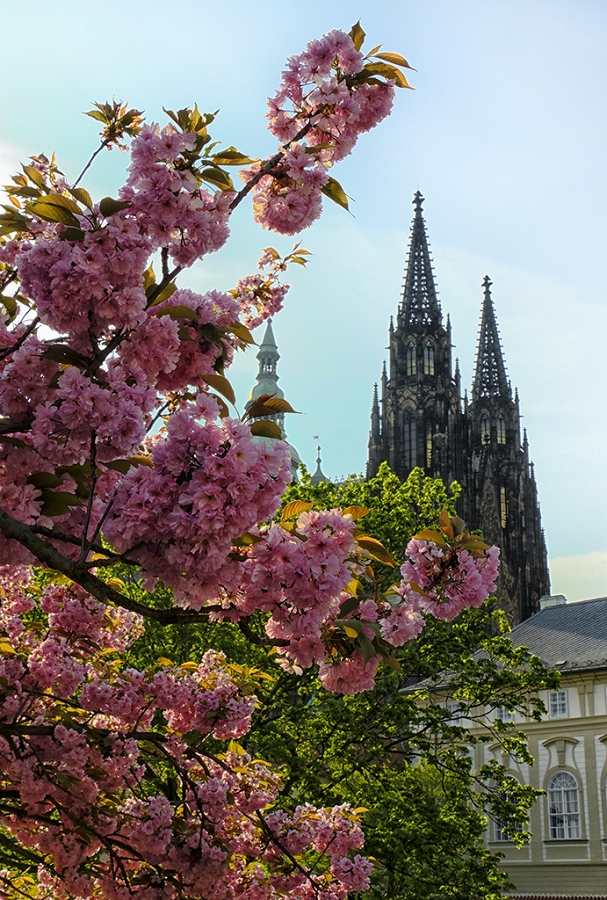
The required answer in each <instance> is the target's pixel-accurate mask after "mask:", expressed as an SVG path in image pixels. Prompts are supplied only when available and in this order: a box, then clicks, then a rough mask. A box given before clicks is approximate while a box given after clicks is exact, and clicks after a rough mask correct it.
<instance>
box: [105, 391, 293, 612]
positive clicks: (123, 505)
mask: <svg viewBox="0 0 607 900" xmlns="http://www.w3.org/2000/svg"><path fill="white" fill-rule="evenodd" d="M218 411H219V407H218V404H217V402H216V401H214V400H213V398H209V397H208V396H207V395H205V394H201V395H200V398H199V402H198V403H197V404H196V405H194V404H190V405H189V407H188V408H186V409H181V410H179V411H178V412H176V413H175V414H174V415H173V416H172V417H171V419H170V421H169V423H168V426H167V435H166V438H163V439H161V440H157V441H155V442H154V443H153V446H152V453H151V463H152V465H151V466H150V467H148V466H140V467H138V468H135V469H131V470H130V471H129V472H128V473H127V475H126V476H125V477H124V478H123V480H122V481H121V483H120V485H119V486H118V488H117V490H116V493H115V501H114V504H113V506H112V509H111V511H110V514H109V516H108V519H107V521H106V524H105V534H106V537H107V538H108V539H109V540H110V541H111V543H112V544H113V546H114V547H115V548H116V549H117V550H118V551H119V552H127V553H128V555H129V557H130V558H133V559H136V560H137V561H138V562H139V563H140V564H141V566H142V569H143V572H144V574H145V577H146V578H147V579H148V584H149V586H150V587H151V586H152V584H153V581H154V580H155V579H157V578H162V579H163V581H164V583H165V584H166V585H167V586H169V587H172V588H173V597H174V601H175V603H176V604H178V605H180V606H188V607H191V608H194V609H199V608H200V607H201V606H202V605H203V604H204V603H205V602H206V601H208V600H211V599H214V598H216V597H217V596H218V594H219V593H220V592H221V591H222V590H223V591H230V590H233V589H235V588H236V586H237V585H238V583H239V579H240V566H239V564H238V562H237V561H236V560H234V559H233V558H232V555H231V550H232V546H233V543H234V541H235V540H236V539H237V538H238V537H240V536H241V535H242V534H244V533H245V532H248V531H249V530H250V529H251V528H253V527H254V526H255V525H256V524H257V522H260V521H263V520H264V519H267V518H269V517H270V516H271V515H273V513H274V512H275V511H276V509H277V507H278V505H279V503H280V495H281V494H282V492H283V491H284V489H285V487H286V485H287V483H288V482H289V481H290V470H289V457H288V449H287V447H286V445H284V444H283V443H281V442H277V443H275V444H274V445H268V444H266V443H263V442H261V443H255V442H254V441H253V439H252V436H251V431H250V429H249V427H248V426H247V425H245V424H243V423H242V422H241V421H240V420H239V419H230V418H225V419H222V420H221V421H220V423H217V422H216V421H213V420H214V419H215V418H216V416H217V414H218ZM201 418H202V419H203V423H201V421H200V419H201Z"/></svg>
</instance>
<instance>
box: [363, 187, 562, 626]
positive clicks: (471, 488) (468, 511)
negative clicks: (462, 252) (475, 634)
mask: <svg viewBox="0 0 607 900" xmlns="http://www.w3.org/2000/svg"><path fill="white" fill-rule="evenodd" d="M423 199H424V198H423V197H422V195H421V194H420V193H419V191H418V192H417V193H416V194H415V197H414V201H413V203H414V209H415V212H414V216H413V224H412V227H411V242H410V246H409V258H408V262H407V270H406V275H405V284H404V290H403V296H402V300H401V302H400V305H399V307H398V312H397V316H396V322H394V320H393V319H391V320H390V332H389V365H388V368H386V363H385V362H384V368H383V373H382V378H381V389H380V391H379V392H378V388H377V385H375V388H374V394H373V405H372V410H371V432H370V435H369V457H368V463H367V477H371V476H373V475H374V474H375V473H376V472H377V470H378V468H379V466H380V464H381V463H382V462H384V461H385V462H387V463H388V464H389V466H390V468H391V469H392V471H393V472H395V473H396V474H397V475H398V476H399V477H400V478H402V479H404V478H406V477H407V476H408V474H409V473H410V472H411V470H412V469H414V468H415V467H417V466H419V467H421V468H422V469H423V470H424V471H425V473H426V474H427V475H429V476H432V477H433V478H441V479H442V480H443V481H444V482H445V484H447V485H449V484H451V483H452V482H453V481H457V482H459V484H460V485H461V486H462V494H461V496H460V498H459V500H458V512H459V515H460V516H461V517H462V518H463V519H464V520H465V521H466V524H467V526H468V527H469V528H471V529H480V530H481V531H482V532H483V536H484V538H485V540H487V541H488V542H489V543H492V544H496V545H497V546H498V547H500V549H501V566H500V577H499V581H498V586H497V591H496V593H497V596H498V598H499V601H500V606H501V607H502V608H503V609H504V611H505V612H506V614H507V615H508V618H509V620H510V622H511V624H512V625H516V624H517V623H518V622H520V621H522V620H523V619H526V618H528V617H529V616H531V615H533V613H535V612H537V611H538V610H539V608H540V603H539V601H540V597H542V596H543V595H547V594H549V593H550V578H549V574H548V561H547V554H546V544H545V540H544V533H543V530H542V527H541V519H540V509H539V504H538V499H537V487H536V483H535V474H534V468H533V463H532V462H531V461H530V459H529V445H528V442H527V434H526V431H525V430H524V431H523V437H522V441H521V429H520V414H519V398H518V392H516V391H515V392H514V395H513V393H512V388H511V385H510V382H509V380H508V377H507V374H506V366H505V364H504V357H503V353H502V348H501V344H500V338H499V332H498V328H497V321H496V317H495V311H494V308H493V301H492V299H491V290H490V289H491V281H490V280H489V278H488V277H485V279H484V282H483V289H484V296H483V305H482V313H481V324H480V330H479V338H478V350H477V356H476V366H475V371H474V381H473V384H472V392H471V396H470V399H468V397H467V395H466V393H464V396H463V397H462V394H461V376H460V371H459V365H458V361H457V360H456V363H455V373H454V372H453V367H452V358H451V349H452V343H451V324H450V321H449V317H447V322H446V325H444V324H443V317H442V312H441V308H440V304H439V301H438V297H437V292H436V286H435V283H434V272H433V269H432V260H431V257H430V251H429V248H428V240H427V236H426V226H425V223H424V219H423V215H422V202H423Z"/></svg>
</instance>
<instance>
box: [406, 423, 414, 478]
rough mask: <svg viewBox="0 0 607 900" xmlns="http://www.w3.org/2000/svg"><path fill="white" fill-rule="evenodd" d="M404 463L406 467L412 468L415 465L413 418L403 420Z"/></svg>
mask: <svg viewBox="0 0 607 900" xmlns="http://www.w3.org/2000/svg"><path fill="white" fill-rule="evenodd" d="M404 437H405V441H404V449H405V465H406V466H407V468H408V469H413V468H415V466H416V465H417V426H416V422H415V419H408V420H407V421H406V422H405V435H404Z"/></svg>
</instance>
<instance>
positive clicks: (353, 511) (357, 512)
mask: <svg viewBox="0 0 607 900" xmlns="http://www.w3.org/2000/svg"><path fill="white" fill-rule="evenodd" d="M342 512H343V514H344V516H352V518H353V519H354V521H355V522H356V521H357V520H358V519H362V518H364V517H365V516H366V515H368V514H369V513H370V512H371V510H370V509H365V507H364V506H347V507H346V508H345V509H343V510H342Z"/></svg>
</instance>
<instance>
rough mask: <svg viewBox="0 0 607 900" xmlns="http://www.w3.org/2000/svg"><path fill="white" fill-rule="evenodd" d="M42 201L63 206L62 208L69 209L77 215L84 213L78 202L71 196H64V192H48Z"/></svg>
mask: <svg viewBox="0 0 607 900" xmlns="http://www.w3.org/2000/svg"><path fill="white" fill-rule="evenodd" d="M42 202H43V203H51V204H52V205H53V206H61V207H62V209H69V211H70V212H72V213H74V215H75V216H81V215H82V210H81V209H80V207H79V206H78V204H77V203H74V201H73V200H70V198H69V197H64V196H63V194H47V195H46V196H45V198H44V200H43V201H42Z"/></svg>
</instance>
